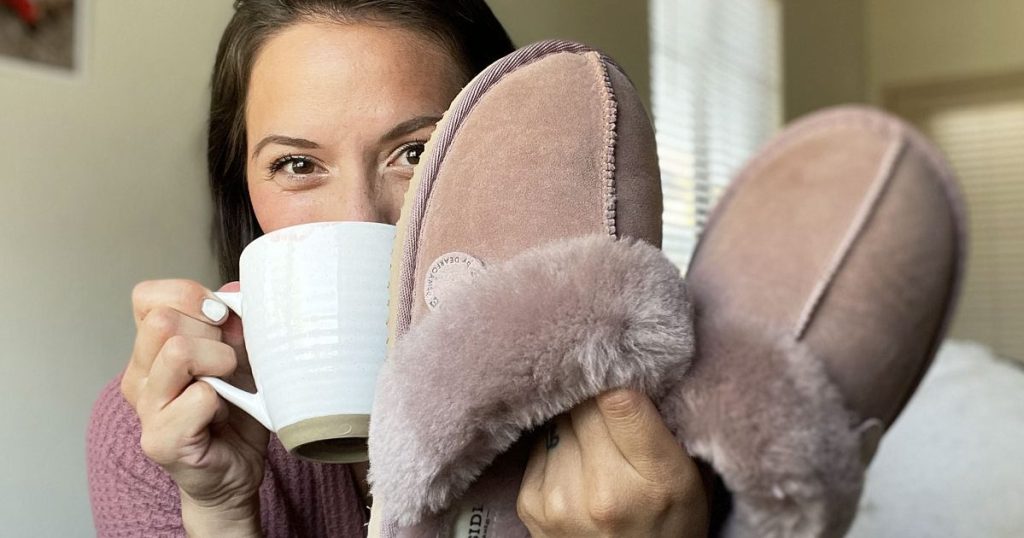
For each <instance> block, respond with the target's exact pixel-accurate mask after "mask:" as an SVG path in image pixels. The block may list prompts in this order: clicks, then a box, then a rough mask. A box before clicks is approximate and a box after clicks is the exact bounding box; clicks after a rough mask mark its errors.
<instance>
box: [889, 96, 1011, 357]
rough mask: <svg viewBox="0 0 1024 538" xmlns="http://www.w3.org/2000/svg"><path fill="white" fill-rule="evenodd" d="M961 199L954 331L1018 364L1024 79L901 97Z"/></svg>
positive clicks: (901, 108)
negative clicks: (961, 267) (960, 268)
mask: <svg viewBox="0 0 1024 538" xmlns="http://www.w3.org/2000/svg"><path fill="white" fill-rule="evenodd" d="M897 110H899V112H901V113H903V114H905V115H906V116H907V117H908V118H909V119H910V120H911V121H913V122H915V123H917V124H918V125H919V126H920V127H921V128H922V130H923V131H924V132H925V133H926V134H927V135H928V136H929V137H930V138H932V140H934V141H935V143H936V144H937V145H938V146H939V148H941V149H942V151H943V152H944V153H945V154H946V156H947V157H948V159H949V161H950V163H951V164H952V165H953V168H954V169H956V171H957V174H958V175H959V176H960V181H961V186H962V189H963V192H964V197H965V198H966V199H967V206H968V216H969V232H970V245H969V250H968V260H967V275H966V278H965V281H964V288H963V292H962V295H961V298H960V307H959V309H958V312H957V318H956V320H955V322H954V324H953V328H952V334H953V336H954V337H957V338H967V339H971V340H977V341H980V342H983V343H985V344H987V345H988V346H990V347H991V348H992V349H993V351H995V352H996V353H997V354H999V355H1002V356H1005V357H1012V358H1016V359H1019V360H1022V361H1024V76H1022V77H1013V78H1010V79H1000V80H991V81H988V82H985V83H982V84H979V85H971V84H968V85H966V86H964V87H950V88H941V87H939V88H932V89H931V90H930V91H924V90H923V89H922V91H918V92H910V94H909V95H901V96H900V99H899V104H898V108H897Z"/></svg>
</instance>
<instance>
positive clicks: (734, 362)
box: [661, 313, 864, 537]
mask: <svg viewBox="0 0 1024 538" xmlns="http://www.w3.org/2000/svg"><path fill="white" fill-rule="evenodd" d="M734 314H735V313H732V314H731V315H730V317H731V319H729V320H728V321H725V320H713V319H706V318H702V317H701V316H700V314H699V313H698V320H697V334H698V335H699V336H700V341H699V344H700V345H699V349H698V352H697V358H696V359H695V360H694V364H693V368H692V370H691V371H690V373H689V374H688V375H687V376H686V378H685V379H684V380H683V381H682V383H681V384H680V385H679V386H678V387H677V388H676V389H675V390H673V391H672V392H671V393H670V394H669V396H668V397H667V398H666V399H665V400H664V401H663V402H662V407H661V408H662V412H663V414H664V416H665V418H666V421H667V423H668V425H669V426H670V428H671V429H672V431H675V432H678V434H677V435H678V437H679V438H680V440H681V441H683V442H684V444H685V445H686V446H687V448H688V449H689V450H690V452H691V453H692V454H694V455H696V456H699V457H700V458H702V459H704V460H705V461H707V462H709V463H710V464H711V465H712V467H714V469H715V471H716V472H718V473H719V475H720V476H721V477H722V479H723V481H724V483H725V485H726V487H727V488H728V489H729V491H730V492H731V494H732V496H733V511H732V513H731V514H730V515H729V517H728V519H727V520H726V524H725V528H724V532H723V535H724V536H742V537H773V536H786V537H790V536H815V537H819V536H842V535H843V534H844V533H845V531H846V530H847V528H848V527H849V525H850V523H851V521H852V519H853V516H854V514H855V512H856V508H857V502H858V500H859V497H860V493H861V486H862V483H863V475H864V465H863V463H862V462H861V441H860V437H859V433H858V429H857V428H856V427H855V425H854V424H855V422H856V421H855V419H854V417H852V415H851V413H850V412H848V411H847V409H846V408H845V406H844V404H843V402H842V397H841V395H840V394H839V392H838V390H837V389H836V388H835V386H834V384H833V383H832V382H831V381H830V380H829V379H828V376H827V374H826V372H825V371H824V366H823V363H822V361H820V360H818V359H816V358H815V357H813V356H811V355H810V353H809V352H808V350H807V349H806V348H805V347H804V346H803V345H802V344H800V343H799V342H793V341H791V340H785V339H780V338H779V337H776V336H774V335H773V333H772V332H770V331H768V330H767V329H765V328H764V327H763V326H761V324H760V323H757V322H743V321H741V320H737V319H736V318H735V315H734Z"/></svg>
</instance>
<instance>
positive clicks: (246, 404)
mask: <svg viewBox="0 0 1024 538" xmlns="http://www.w3.org/2000/svg"><path fill="white" fill-rule="evenodd" d="M214 295H216V296H217V298H219V299H220V300H221V301H224V304H226V305H228V308H230V309H231V310H234V312H235V313H236V314H238V315H239V316H241V315H242V293H241V292H227V291H217V292H214ZM199 380H200V381H203V382H205V383H208V384H209V385H210V386H211V387H213V390H215V391H217V394H220V395H221V397H223V398H224V399H225V400H227V401H229V402H231V403H233V404H235V406H237V407H238V408H239V409H241V410H242V411H245V412H246V413H248V414H249V415H250V416H252V418H254V419H256V420H258V421H259V423H260V424H262V425H263V427H264V428H266V429H268V430H270V431H274V426H273V424H271V423H270V414H269V413H267V405H266V403H264V401H263V395H262V394H260V392H259V391H256V392H255V393H252V392H246V391H244V390H242V389H240V388H238V387H236V386H234V385H231V384H229V383H227V382H226V381H224V380H223V379H220V378H217V377H211V376H205V375H204V376H199Z"/></svg>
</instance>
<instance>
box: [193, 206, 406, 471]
mask: <svg viewBox="0 0 1024 538" xmlns="http://www.w3.org/2000/svg"><path fill="white" fill-rule="evenodd" d="M394 238H395V227H394V226H391V225H388V224H377V223H372V222H319V223H311V224H301V225H298V226H292V227H288V228H283V229H280V230H275V231H273V232H271V233H268V234H266V235H263V236H262V237H259V238H258V239H256V240H255V241H253V242H252V243H250V244H249V245H248V246H247V247H246V248H245V250H243V251H242V257H241V259H240V261H239V283H240V289H241V291H240V292H237V293H227V292H218V293H217V296H218V297H220V299H221V300H223V301H224V302H225V303H226V304H227V305H228V306H229V307H230V308H231V309H232V310H234V311H235V313H237V314H238V315H239V316H240V317H241V318H242V326H243V331H244V335H245V347H246V350H247V352H248V355H249V364H250V365H251V367H252V375H253V379H254V381H255V382H256V392H255V393H250V392H246V391H244V390H241V389H239V388H237V387H234V386H232V385H230V384H228V383H226V382H224V381H223V380H221V379H217V378H214V377H201V378H200V379H202V380H203V381H205V382H207V383H209V384H210V385H212V386H213V388H214V389H215V390H216V391H217V393H218V394H220V395H221V396H222V397H224V399H226V400H228V401H229V402H231V403H233V404H235V405H236V406H238V407H239V408H240V409H242V410H243V411H245V412H246V413H248V414H250V415H252V416H253V417H254V418H256V420H258V421H260V423H262V424H263V425H264V426H266V428H267V429H268V430H271V431H273V432H276V433H277V436H278V437H279V438H280V439H281V442H282V444H283V445H284V446H285V448H287V449H288V451H289V452H291V453H293V454H296V455H298V456H300V457H303V458H306V459H311V460H315V461H329V462H336V463H351V462H357V461H366V460H367V449H366V438H367V435H368V432H369V422H370V408H371V407H372V404H373V391H374V386H375V385H376V380H377V373H378V371H379V370H380V367H381V365H382V364H383V362H384V358H385V355H386V351H387V319H388V304H387V302H388V292H387V289H388V280H389V273H390V264H391V247H392V244H393V243H394Z"/></svg>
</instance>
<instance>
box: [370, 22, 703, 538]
mask: <svg viewBox="0 0 1024 538" xmlns="http://www.w3.org/2000/svg"><path fill="white" fill-rule="evenodd" d="M398 228H399V230H400V231H399V236H398V239H397V240H396V256H395V258H394V265H395V268H397V271H396V274H394V279H393V280H392V288H391V289H392V304H391V311H392V314H393V317H392V320H391V331H392V341H393V343H394V347H393V350H392V353H391V354H390V357H389V360H388V363H387V365H386V366H385V368H384V369H383V371H382V373H381V377H380V382H379V384H378V386H377V392H376V401H375V404H374V410H373V413H372V415H371V416H372V419H371V426H370V440H369V451H370V477H369V479H370V482H371V485H372V492H373V497H374V505H375V507H374V509H375V510H382V512H381V513H382V515H383V518H384V521H385V524H384V528H383V535H384V536H431V537H434V536H450V535H452V532H453V531H454V530H455V529H456V528H459V527H460V526H474V525H475V526H476V527H477V528H476V531H482V530H483V529H484V528H485V527H486V529H487V531H486V532H485V533H478V534H477V535H478V536H485V535H486V536H490V537H492V538H493V537H509V536H528V533H527V531H526V528H525V527H524V526H523V525H522V523H521V522H520V521H519V519H518V517H517V516H516V507H515V503H516V498H517V495H518V490H519V484H520V481H521V478H522V474H523V470H524V468H525V463H526V454H527V452H526V450H524V448H528V444H529V443H528V439H524V440H523V442H521V443H519V445H516V446H513V444H514V443H515V442H516V441H517V440H519V439H520V438H521V437H522V436H523V434H524V432H529V431H530V430H531V429H533V428H535V427H537V426H539V425H542V424H544V423H545V422H547V421H548V420H549V419H551V418H552V417H554V416H556V415H558V414H560V413H563V412H566V411H568V410H569V409H571V408H573V407H575V405H576V404H578V403H579V402H581V401H583V400H585V399H588V398H590V397H593V396H595V395H597V394H599V393H601V392H604V391H606V390H608V389H611V388H615V387H620V386H631V387H636V388H639V389H642V390H644V391H645V392H646V393H648V394H652V395H662V394H664V392H665V390H666V389H667V387H669V386H671V385H672V384H674V383H676V382H678V379H679V378H680V377H681V376H682V375H683V374H684V373H685V371H686V368H687V365H688V364H689V359H690V356H691V354H692V349H693V339H692V322H691V319H690V307H689V302H688V299H687V297H686V292H685V288H684V285H683V281H682V279H681V278H680V276H679V271H678V269H677V268H676V267H674V266H673V265H672V264H671V263H670V262H669V261H668V260H667V259H666V258H665V257H664V256H663V255H662V254H661V252H660V251H659V250H658V249H657V246H658V245H660V242H661V186H660V174H659V170H658V164H657V155H656V151H655V145H654V133H653V129H652V127H651V124H650V121H649V118H648V116H647V113H646V111H645V110H644V109H643V107H642V105H641V103H640V100H639V98H638V96H637V94H636V91H635V89H634V88H633V86H632V84H631V83H630V82H629V80H628V79H627V78H626V76H625V75H624V74H623V73H622V71H621V70H620V69H619V68H618V67H617V66H616V65H615V64H614V63H612V62H611V61H610V60H609V59H608V58H606V57H605V56H603V55H601V54H600V53H599V52H597V51H594V50H592V49H590V48H587V47H585V46H583V45H579V44H575V43H568V42H559V41H549V42H542V43H538V44H536V45H533V46H531V47H527V48H524V49H521V50H519V51H517V52H516V53H514V54H512V55H511V56H508V57H506V58H505V59H503V60H500V61H499V62H497V63H495V64H494V65H492V66H491V67H490V68H488V69H487V70H485V71H484V72H483V73H481V74H480V75H479V76H477V77H476V78H475V79H474V80H473V81H472V82H471V83H470V84H469V85H468V86H467V87H466V88H465V89H464V90H463V91H462V92H461V94H460V95H459V96H458V97H456V99H455V101H454V102H453V104H452V105H451V107H450V109H449V110H448V112H447V113H446V115H445V117H444V119H442V121H441V122H440V124H439V125H438V127H437V130H436V131H435V134H434V136H433V137H432V139H431V141H430V143H429V144H428V147H427V149H426V151H425V159H424V161H422V162H421V164H420V166H419V167H418V169H417V172H416V175H415V177H414V179H413V184H412V185H411V186H410V194H409V197H408V198H407V200H406V204H405V207H404V209H403V211H402V221H400V222H399V225H398ZM499 456H500V457H499ZM474 509H475V511H474ZM460 514H462V515H463V518H462V520H460ZM467 532H468V531H467Z"/></svg>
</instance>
